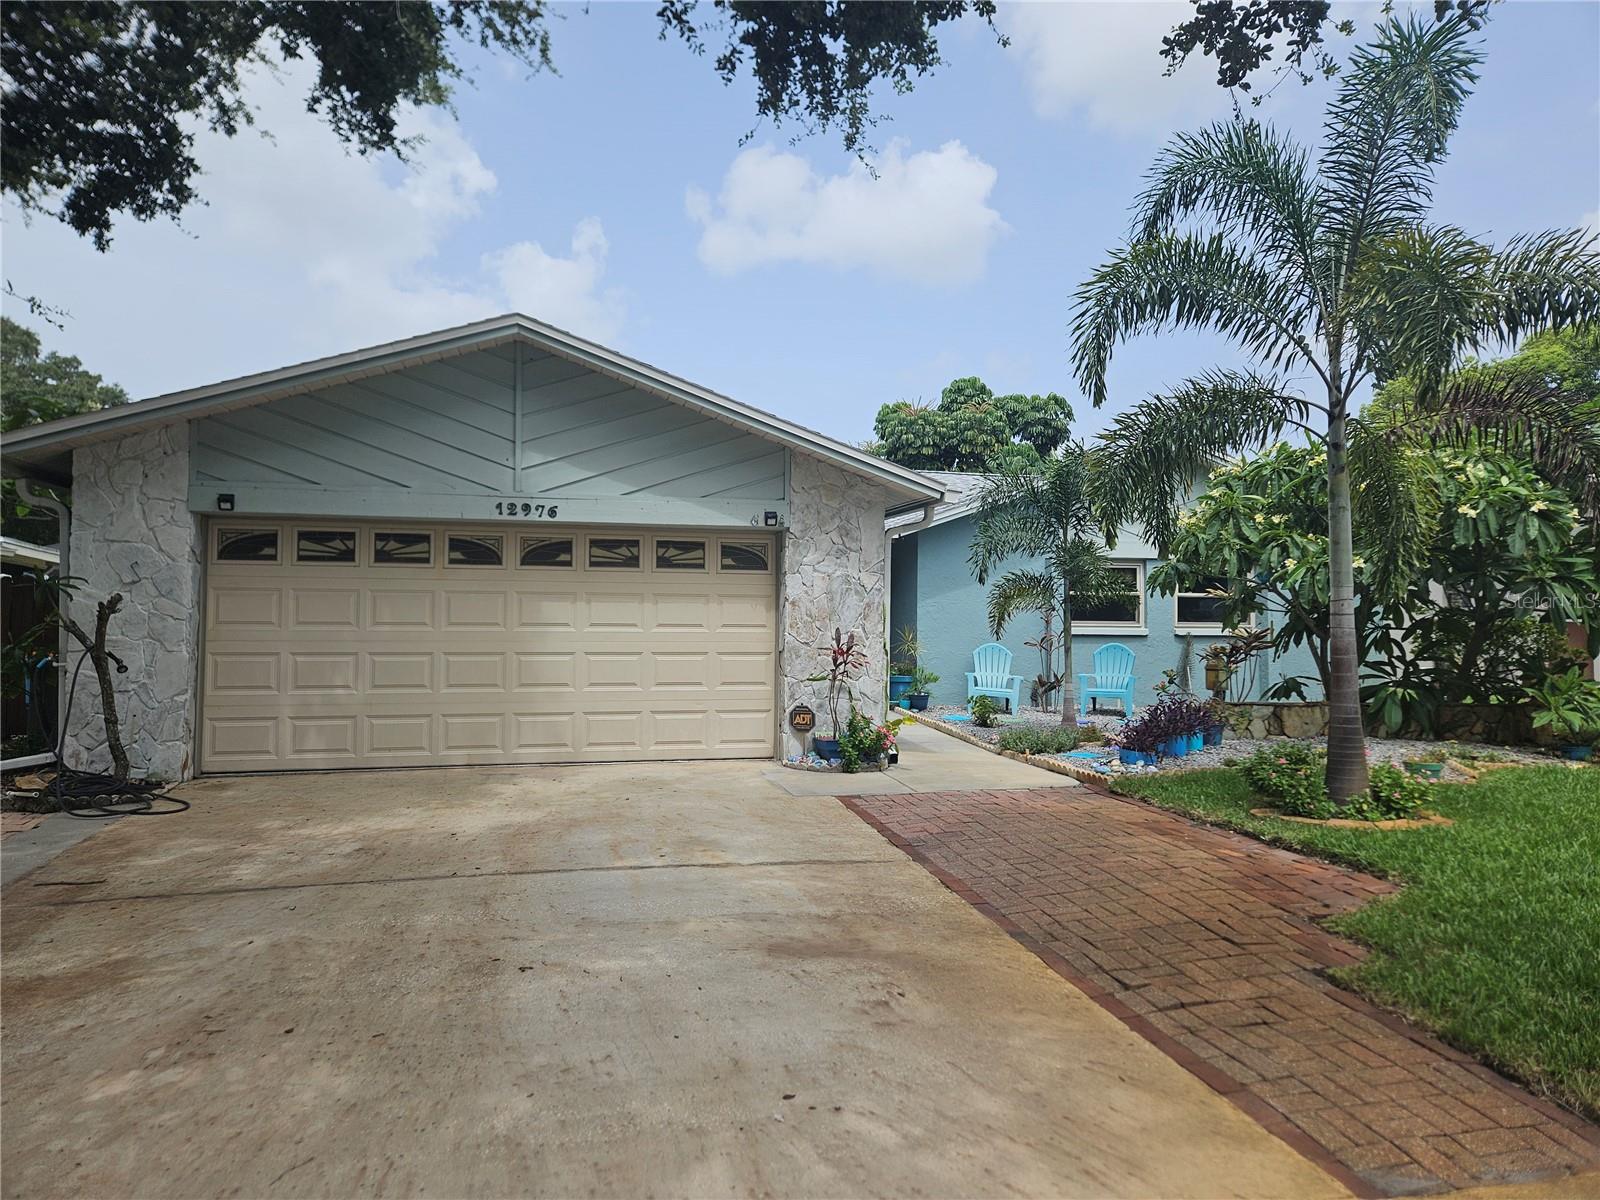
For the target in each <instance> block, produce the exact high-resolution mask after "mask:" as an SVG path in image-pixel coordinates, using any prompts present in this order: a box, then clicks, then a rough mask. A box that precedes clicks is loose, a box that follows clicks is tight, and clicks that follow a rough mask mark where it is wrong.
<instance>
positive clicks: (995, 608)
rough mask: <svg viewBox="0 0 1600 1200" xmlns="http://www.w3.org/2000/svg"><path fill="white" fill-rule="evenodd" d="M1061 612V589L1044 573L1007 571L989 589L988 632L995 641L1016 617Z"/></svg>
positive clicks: (1051, 576) (1054, 580)
mask: <svg viewBox="0 0 1600 1200" xmlns="http://www.w3.org/2000/svg"><path fill="white" fill-rule="evenodd" d="M1060 611H1061V585H1060V583H1059V581H1058V580H1057V579H1056V577H1055V576H1053V575H1051V574H1050V573H1049V572H1047V571H1036V570H1016V571H1007V572H1006V573H1005V574H1004V575H1002V576H1000V578H999V579H996V580H995V581H994V583H993V584H992V585H991V586H990V588H989V631H990V632H991V633H992V634H994V636H995V637H997V638H998V637H1002V636H1004V634H1005V631H1006V626H1007V625H1009V624H1011V620H1012V618H1013V617H1015V616H1016V615H1017V614H1018V613H1024V612H1037V613H1046V612H1048V613H1057V612H1060Z"/></svg>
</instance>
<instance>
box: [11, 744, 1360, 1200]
mask: <svg viewBox="0 0 1600 1200" xmlns="http://www.w3.org/2000/svg"><path fill="white" fill-rule="evenodd" d="M939 737H940V735H937V734H931V733H927V732H925V731H915V732H912V733H911V735H910V736H909V737H908V739H907V743H908V749H907V758H908V767H909V766H910V765H911V761H912V760H913V759H917V760H918V761H919V762H921V763H922V764H923V765H924V766H925V767H930V768H931V767H932V766H935V765H936V762H937V760H936V758H935V757H934V756H936V755H945V754H950V753H954V752H953V751H951V750H949V749H948V748H949V747H951V746H956V745H958V743H955V742H953V741H950V740H948V739H941V740H940V742H938V743H935V742H933V741H931V740H930V739H936V738H939ZM963 750H964V751H965V753H966V754H967V755H970V756H973V757H971V758H962V761H961V763H960V764H959V765H957V764H955V763H954V760H952V761H951V763H949V764H947V766H946V768H945V770H944V776H943V777H946V778H965V777H966V776H965V775H964V774H963V772H972V773H973V774H974V777H982V776H983V774H984V772H983V771H982V770H980V769H979V768H981V767H983V765H984V764H988V766H989V768H990V769H992V770H994V771H1000V770H1012V769H1019V770H1024V771H1027V772H1029V778H1030V781H1031V783H1032V784H1033V786H1043V785H1046V783H1047V782H1060V780H1059V778H1058V777H1056V776H1046V775H1044V774H1043V773H1042V772H1034V771H1033V770H1032V769H1031V768H1024V767H1019V766H1018V765H1017V764H1011V763H1005V762H1004V760H1000V759H995V758H992V757H988V756H984V755H981V754H980V752H978V751H976V750H969V749H967V748H963ZM918 756H921V757H920V758H918ZM772 770H773V768H772V767H771V765H770V764H761V763H754V764H740V763H718V764H695V765H675V766H668V765H639V766H586V767H572V768H538V769H513V768H496V769H482V770H478V769H460V770H441V771H428V772H407V773H398V772H397V773H364V774H340V775H321V776H310V777H298V778H286V777H276V778H271V777H257V778H235V779H211V780H205V781H200V782H197V783H194V784H191V785H188V786H187V787H186V788H185V789H184V792H183V794H184V795H185V796H186V798H188V799H189V800H190V801H191V802H192V803H193V805H194V807H193V809H192V811H190V812H189V813H187V814H184V815H182V816H177V817H168V818H160V819H146V820H139V819H126V820H123V821H120V822H118V823H117V824H116V825H115V826H113V827H111V828H109V829H106V830H105V831H104V832H102V833H100V834H98V835H97V836H95V837H93V838H91V839H89V840H88V841H86V842H83V843H82V844H80V845H77V846H75V847H73V848H72V849H70V850H68V851H66V852H65V853H64V854H62V855H61V856H60V857H58V858H56V859H54V860H53V861H52V862H50V863H49V864H47V865H46V866H44V867H43V868H41V869H39V870H38V871H35V872H34V873H32V874H31V875H28V876H26V877H24V878H22V879H21V880H19V881H18V882H16V883H14V884H13V885H12V886H11V887H9V888H8V889H6V891H5V893H4V956H5V971H4V1011H5V1038H4V1048H3V1050H4V1063H3V1067H4V1080H5V1088H4V1096H3V1108H0V1128H3V1139H4V1140H3V1151H4V1191H5V1194H6V1195H10V1196H29V1197H36V1196H50V1195H62V1196H65V1195H72V1196H86V1195H87V1196H103V1197H111V1196H130V1195H138V1196H164V1197H165V1196H216V1195H242V1196H369V1195H388V1196H404V1195H421V1194H429V1195H435V1196H522V1195H547V1196H554V1195H563V1196H568V1195H598V1196H643V1195H652V1196H711V1195H753V1194H759V1195H770V1196H843V1195H851V1196H864V1195H875V1196H878V1195H881V1196H901V1195H941V1196H952V1195H1000V1194H1026V1195H1038V1196H1064V1195H1077V1196H1151V1195H1161V1196H1297V1197H1309V1196H1332V1195H1342V1194H1343V1192H1342V1191H1341V1189H1340V1188H1339V1187H1338V1185H1336V1184H1335V1183H1334V1182H1333V1181H1332V1180H1330V1179H1329V1178H1328V1177H1327V1176H1325V1175H1324V1174H1322V1173H1321V1172H1320V1171H1319V1170H1318V1169H1316V1168H1315V1167H1313V1166H1312V1165H1311V1164H1310V1163H1308V1162H1306V1161H1305V1160H1303V1159H1301V1158H1300V1157H1299V1156H1297V1155H1296V1154H1295V1153H1293V1152H1292V1151H1291V1150H1290V1149H1289V1148H1288V1147H1287V1146H1285V1145H1284V1144H1283V1143H1281V1142H1279V1141H1277V1140H1276V1139H1275V1138H1273V1137H1272V1136H1270V1135H1269V1134H1267V1133H1266V1132H1265V1131H1263V1130H1262V1129H1261V1128H1260V1127H1259V1126H1257V1125H1256V1124H1254V1123H1253V1122H1252V1121H1250V1120H1249V1119H1247V1118H1246V1117H1245V1116H1244V1115H1243V1114H1242V1113H1240V1112H1239V1111H1238V1110H1237V1109H1235V1108H1234V1107H1233V1106H1231V1105H1230V1104H1229V1103H1228V1102H1227V1101H1225V1100H1224V1099H1222V1098H1221V1097H1219V1096H1217V1095H1216V1094H1214V1093H1212V1092H1211V1091H1209V1090H1208V1089H1207V1088H1205V1087H1204V1086H1203V1085H1202V1084H1201V1083H1200V1082H1199V1081H1198V1080H1196V1079H1195V1078H1193V1077H1192V1076H1190V1075H1189V1074H1187V1073H1186V1072H1184V1071H1183V1070H1181V1069H1180V1068H1179V1067H1177V1066H1176V1065H1175V1064H1174V1063H1172V1062H1171V1061H1170V1060H1168V1059H1167V1058H1166V1057H1164V1056H1163V1055H1162V1054H1161V1053H1160V1052H1159V1051H1158V1050H1156V1049H1155V1048H1154V1047H1152V1046H1151V1045H1149V1044H1148V1043H1146V1042H1144V1041H1143V1040H1141V1039H1140V1038H1138V1037H1136V1036H1135V1035H1134V1034H1133V1033H1132V1032H1130V1031H1129V1030H1127V1029H1126V1028H1125V1027H1124V1026H1122V1025H1121V1024H1120V1023H1119V1022H1117V1021H1116V1020H1115V1019H1113V1018H1112V1017H1111V1016H1110V1015H1108V1014H1107V1013H1105V1012H1104V1011H1102V1010H1101V1009H1100V1008H1098V1007H1097V1006H1095V1005H1094V1004H1093V1003H1091V1002H1090V1001H1089V1000H1088V999H1086V998H1085V997H1084V996H1082V995H1081V994H1080V993H1078V992H1077V991H1075V990H1074V989H1072V988H1071V987H1069V986H1068V985H1066V984H1065V983H1063V982H1062V981H1061V980H1060V979H1059V978H1058V977H1057V976H1055V975H1054V974H1052V973H1051V972H1050V971H1049V970H1047V969H1046V968H1045V967H1044V966H1043V965H1042V964H1041V963H1040V962H1039V961H1038V960H1037V959H1036V958H1034V956H1033V955H1031V954H1029V953H1027V952H1025V951H1024V950H1022V949H1021V948H1020V947H1018V946H1017V945H1015V944H1014V943H1013V942H1012V941H1011V940H1010V939H1009V938H1008V937H1006V936H1005V935H1004V934H1003V933H1001V932H1000V931H999V930H998V929H997V928H996V927H995V926H994V925H993V924H991V923H990V922H989V921H987V920H986V919H985V918H984V917H982V916H981V915H979V914H978V913H977V912H975V911H974V910H973V909H971V908H970V907H969V906H968V905H967V904H965V903H964V902H962V901H961V900H959V899H958V898H956V897H955V896H954V895H952V894H951V893H949V892H947V891H946V890H945V889H944V888H942V887H941V886H940V885H939V884H938V883H937V882H936V881H935V880H934V879H933V878H932V877H931V876H929V875H928V874H927V873H926V872H925V871H923V870H922V869H921V868H920V867H918V866H916V865H915V864H914V863H912V862H911V861H910V860H909V859H907V858H905V857H904V856H903V855H901V854H900V853H899V852H898V851H897V850H895V849H894V848H893V847H891V846H890V845H888V844H887V843H886V842H884V841H883V840H882V839H881V838H880V837H879V836H878V835H877V834H876V833H875V832H873V831H872V830H871V829H870V828H869V827H868V826H866V825H865V824H864V823H863V822H861V821H860V820H858V819H857V818H856V817H854V816H853V815H851V814H850V813H849V812H848V811H847V810H846V809H845V808H844V807H842V806H841V805H840V804H839V803H838V801H836V800H834V799H831V798H828V797H823V796H794V795H790V794H789V793H788V792H787V791H785V790H783V788H781V787H779V786H778V784H777V783H776V782H774V781H773V780H770V779H768V778H765V777H764V776H765V775H766V774H769V773H771V772H772ZM778 782H787V781H784V780H779V781H778ZM990 786H996V785H994V784H991V785H990Z"/></svg>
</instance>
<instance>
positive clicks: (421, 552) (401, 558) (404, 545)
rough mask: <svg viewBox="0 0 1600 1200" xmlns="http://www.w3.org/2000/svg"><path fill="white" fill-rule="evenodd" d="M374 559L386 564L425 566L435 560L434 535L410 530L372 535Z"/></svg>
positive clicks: (380, 532)
mask: <svg viewBox="0 0 1600 1200" xmlns="http://www.w3.org/2000/svg"><path fill="white" fill-rule="evenodd" d="M372 561H373V562H375V563H381V564H384V565H392V566H407V567H425V566H427V565H428V564H429V563H431V562H432V561H433V535H432V534H431V533H412V532H410V531H409V530H400V531H397V532H387V531H384V530H379V531H378V532H377V533H374V534H373V535H372Z"/></svg>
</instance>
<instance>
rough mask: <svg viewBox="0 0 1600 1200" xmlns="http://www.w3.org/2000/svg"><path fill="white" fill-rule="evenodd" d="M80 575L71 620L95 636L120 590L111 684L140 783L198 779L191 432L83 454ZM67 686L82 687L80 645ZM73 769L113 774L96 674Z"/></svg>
mask: <svg viewBox="0 0 1600 1200" xmlns="http://www.w3.org/2000/svg"><path fill="white" fill-rule="evenodd" d="M72 476H73V479H72V557H71V567H70V569H71V571H72V574H73V575H74V576H76V577H77V578H78V580H79V582H78V584H77V588H78V591H77V594H76V595H75V596H74V598H73V601H72V608H71V611H72V615H73V618H74V619H75V620H76V621H77V622H78V624H79V625H81V626H82V627H83V630H84V632H85V633H88V634H89V635H90V636H93V634H94V613H95V605H96V604H98V603H99V602H100V601H101V600H104V599H106V597H108V596H109V595H111V593H113V592H121V593H122V608H121V611H119V612H118V613H117V615H116V616H115V617H113V618H112V620H111V626H110V632H109V636H108V637H107V638H106V646H107V648H108V649H110V650H112V651H113V652H114V653H116V654H118V655H120V656H121V657H122V659H123V661H124V662H126V663H127V664H128V673H127V674H126V675H116V676H114V677H113V679H114V684H115V688H116V697H117V712H118V715H119V717H120V718H121V722H122V741H123V744H124V745H125V746H126V747H127V750H128V760H129V763H130V765H131V766H132V768H133V773H134V775H136V776H141V777H151V778H160V779H187V778H188V777H189V776H191V775H193V774H194V761H193V747H194V728H195V719H196V713H197V711H198V700H197V696H196V666H197V657H198V653H199V635H200V608H201V596H200V562H201V557H200V556H201V553H202V550H203V547H202V545H201V541H200V526H199V521H198V520H197V519H196V517H195V516H194V514H193V513H191V512H190V511H189V431H188V426H187V425H184V424H179V425H170V426H165V427H163V428H160V429H155V430H151V431H148V432H144V433H136V434H130V435H129V436H127V437H125V438H120V439H118V440H116V441H108V442H98V443H95V444H94V445H90V446H86V447H83V448H80V449H78V450H76V451H75V452H74V453H73V462H72ZM69 645H70V646H71V649H72V653H71V654H70V655H69V657H68V660H67V668H68V669H67V672H66V674H65V676H64V678H63V690H62V700H61V704H62V709H61V711H62V712H63V713H64V712H65V711H66V687H67V686H68V685H70V683H71V680H72V670H73V668H75V667H76V666H77V663H78V655H79V653H80V652H81V648H80V647H79V646H78V644H77V642H75V641H71V640H70V639H69ZM65 757H66V761H67V765H69V766H72V767H77V768H80V769H83V770H92V771H108V770H110V768H111V756H110V754H109V753H108V752H107V750H106V743H105V726H104V724H103V723H102V721H101V715H100V690H99V686H98V685H97V684H96V682H95V678H94V666H93V664H92V663H89V662H85V663H84V666H83V672H82V673H81V674H80V675H79V677H78V688H77V694H76V698H75V700H74V701H73V706H72V721H71V725H70V726H69V727H68V730H67V741H66V749H65Z"/></svg>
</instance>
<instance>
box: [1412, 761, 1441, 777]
mask: <svg viewBox="0 0 1600 1200" xmlns="http://www.w3.org/2000/svg"><path fill="white" fill-rule="evenodd" d="M1405 768H1406V773H1407V774H1410V775H1416V776H1419V777H1421V778H1423V779H1441V778H1443V776H1444V763H1442V762H1430V761H1429V760H1427V759H1425V758H1408V759H1406V760H1405Z"/></svg>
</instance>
